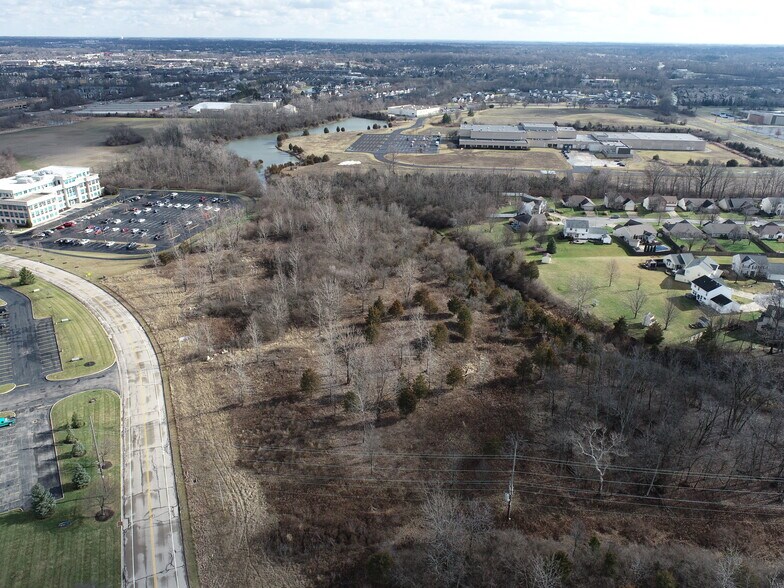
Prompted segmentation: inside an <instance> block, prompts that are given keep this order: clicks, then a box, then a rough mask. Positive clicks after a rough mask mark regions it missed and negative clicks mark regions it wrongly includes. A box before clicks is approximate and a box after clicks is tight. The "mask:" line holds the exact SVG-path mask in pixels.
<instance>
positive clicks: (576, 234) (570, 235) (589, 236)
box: [563, 218, 612, 244]
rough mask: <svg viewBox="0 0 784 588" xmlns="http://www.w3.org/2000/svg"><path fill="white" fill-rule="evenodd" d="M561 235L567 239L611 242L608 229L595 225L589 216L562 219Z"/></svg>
mask: <svg viewBox="0 0 784 588" xmlns="http://www.w3.org/2000/svg"><path fill="white" fill-rule="evenodd" d="M563 236H564V237H566V238H567V239H573V240H574V239H579V240H585V241H600V242H601V243H604V244H609V243H612V239H611V238H610V231H609V230H608V229H607V228H606V227H597V226H595V223H594V221H593V219H590V218H567V219H566V220H565V221H564V228H563Z"/></svg>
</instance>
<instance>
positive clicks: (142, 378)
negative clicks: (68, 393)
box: [0, 254, 188, 587]
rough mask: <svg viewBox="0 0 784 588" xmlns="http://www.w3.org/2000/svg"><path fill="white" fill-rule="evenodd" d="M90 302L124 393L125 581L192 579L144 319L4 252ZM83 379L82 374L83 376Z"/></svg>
mask: <svg viewBox="0 0 784 588" xmlns="http://www.w3.org/2000/svg"><path fill="white" fill-rule="evenodd" d="M0 264H1V265H3V266H5V267H11V268H15V269H17V270H19V269H21V268H22V267H23V266H26V267H28V268H30V270H32V271H33V272H34V273H35V274H37V275H38V276H40V277H41V278H42V279H44V280H47V281H49V282H51V283H53V284H54V285H56V286H59V287H60V288H63V289H64V290H66V291H67V292H69V293H70V294H71V295H72V296H74V297H76V298H77V299H78V300H80V301H81V302H82V303H84V304H85V306H87V308H88V309H90V311H91V312H92V313H93V314H94V315H95V317H96V318H97V319H98V321H99V322H100V323H101V324H102V325H103V327H104V328H105V329H106V331H107V333H108V334H109V337H110V339H111V340H112V344H113V345H114V350H115V353H116V355H117V374H118V384H119V386H118V388H117V389H118V390H119V391H120V396H121V399H122V437H123V439H122V469H123V476H122V477H123V482H122V507H121V515H122V527H123V545H122V575H123V585H124V586H139V587H142V586H144V587H147V586H160V587H174V586H177V587H181V586H182V587H184V586H187V583H188V582H187V575H186V570H185V558H184V554H183V544H182V528H181V522H180V511H179V504H178V502H177V492H176V488H175V478H174V463H173V460H172V453H171V445H170V443H169V428H168V418H167V415H166V405H165V402H164V397H163V381H162V378H161V371H160V366H159V364H158V357H157V356H156V355H155V350H154V349H153V347H152V344H151V342H150V340H149V338H148V337H147V334H146V333H145V331H144V329H143V328H142V326H141V325H140V324H139V322H138V321H137V320H136V318H135V317H134V316H133V315H132V314H131V313H130V311H128V309H126V308H125V307H124V306H123V305H122V304H120V303H119V302H118V301H117V300H115V299H114V298H113V297H112V296H111V295H109V294H108V293H106V292H105V291H104V290H102V289H101V288H99V287H98V286H96V285H95V284H92V283H90V282H88V281H87V280H84V279H82V278H80V277H78V276H75V275H73V274H69V273H68V272H66V271H63V270H61V269H58V268H54V267H51V266H48V265H46V264H43V263H40V262H36V261H29V260H20V259H18V258H15V257H12V256H9V255H5V254H0ZM82 383H84V382H82Z"/></svg>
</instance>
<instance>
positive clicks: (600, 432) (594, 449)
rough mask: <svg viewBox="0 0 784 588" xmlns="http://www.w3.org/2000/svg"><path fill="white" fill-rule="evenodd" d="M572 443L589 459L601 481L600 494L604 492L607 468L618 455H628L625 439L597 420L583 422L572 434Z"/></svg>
mask: <svg viewBox="0 0 784 588" xmlns="http://www.w3.org/2000/svg"><path fill="white" fill-rule="evenodd" d="M572 443H573V444H574V446H575V448H576V449H577V451H579V452H580V454H581V455H582V456H583V457H586V458H587V459H588V462H589V463H590V464H591V466H592V467H593V469H594V470H595V471H596V475H597V477H598V481H599V496H602V495H603V494H604V480H605V476H606V474H607V469H608V468H609V467H610V465H611V464H612V461H613V459H614V458H616V457H622V456H624V455H626V449H625V440H624V438H623V436H622V435H619V434H618V433H610V432H608V431H607V428H606V427H604V426H603V425H600V424H599V423H596V422H590V423H585V424H583V425H582V426H581V427H580V428H579V430H578V431H576V432H574V433H573V434H572Z"/></svg>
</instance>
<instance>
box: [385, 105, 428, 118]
mask: <svg viewBox="0 0 784 588" xmlns="http://www.w3.org/2000/svg"><path fill="white" fill-rule="evenodd" d="M387 114H391V115H392V116H405V117H408V118H420V117H423V116H435V115H436V114H441V107H440V106H415V105H413V104H403V105H402V106H390V107H389V108H387Z"/></svg>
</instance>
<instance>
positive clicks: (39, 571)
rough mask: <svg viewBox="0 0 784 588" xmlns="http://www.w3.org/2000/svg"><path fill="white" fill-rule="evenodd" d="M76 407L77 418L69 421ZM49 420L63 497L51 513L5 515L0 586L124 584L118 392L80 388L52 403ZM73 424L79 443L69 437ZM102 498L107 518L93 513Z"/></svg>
mask: <svg viewBox="0 0 784 588" xmlns="http://www.w3.org/2000/svg"><path fill="white" fill-rule="evenodd" d="M74 414H75V415H76V417H77V418H76V420H77V423H72V422H71V421H72V418H73V416H74ZM91 416H92V419H93V424H94V427H95V441H96V443H94V442H93V435H92V431H91V429H90V417H91ZM51 420H52V427H53V428H54V437H55V442H56V449H57V460H58V464H59V468H60V477H61V481H62V484H63V489H64V491H65V496H64V498H63V499H62V500H60V501H58V502H57V504H56V505H55V508H54V511H53V513H52V514H51V516H49V517H48V518H46V519H38V518H36V516H35V515H34V513H33V512H32V511H24V512H20V511H17V512H11V513H8V514H5V515H3V516H0V535H2V537H3V541H2V542H0V586H119V585H120V579H121V572H120V548H121V532H122V530H121V528H120V527H119V526H118V521H119V520H120V516H119V512H120V465H119V464H120V398H119V396H118V395H117V394H116V393H114V392H112V391H111V390H95V391H89V392H81V393H79V394H75V395H73V396H69V397H68V398H65V399H63V400H61V401H60V402H58V403H57V404H55V405H54V407H53V408H52V413H51ZM80 423H83V425H82V426H81V427H78V428H72V427H71V425H72V424H80ZM69 429H70V430H71V432H72V435H73V436H72V438H71V439H69V441H74V443H66V438H67V437H68V433H69ZM75 441H78V443H79V444H81V445H82V446H83V448H84V451H85V453H84V455H82V456H81V457H74V456H73V450H74V446H76V443H75ZM96 445H97V448H98V451H100V452H101V454H102V460H103V462H104V469H103V472H104V476H105V481H106V484H105V485H104V483H103V482H102V479H101V474H100V471H99V469H98V466H97V462H98V460H97V457H96ZM80 451H81V449H80V448H79V447H77V453H80ZM77 464H78V465H77ZM110 464H111V465H110ZM79 466H81V467H82V468H84V470H85V471H86V473H87V476H88V477H89V481H88V482H87V484H86V486H85V487H83V488H76V485H75V484H74V477H75V475H76V471H77V470H78V469H79ZM85 480H86V479H83V480H82V483H84V482H85ZM28 490H29V489H28ZM102 504H103V510H104V513H105V514H107V515H108V514H109V511H113V512H114V514H112V515H111V516H109V517H108V520H106V521H103V522H102V521H99V520H98V518H100V517H98V518H97V517H96V515H97V514H98V513H99V512H100V511H101V506H102Z"/></svg>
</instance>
